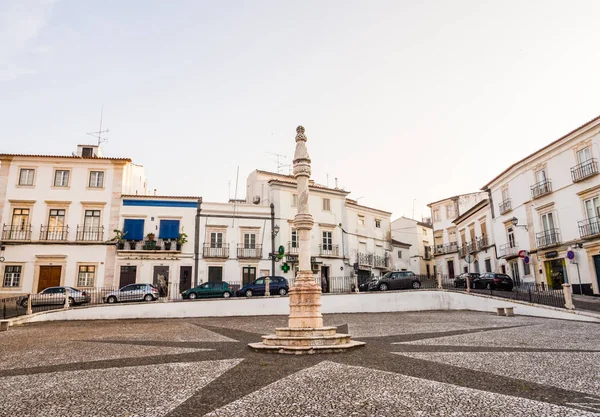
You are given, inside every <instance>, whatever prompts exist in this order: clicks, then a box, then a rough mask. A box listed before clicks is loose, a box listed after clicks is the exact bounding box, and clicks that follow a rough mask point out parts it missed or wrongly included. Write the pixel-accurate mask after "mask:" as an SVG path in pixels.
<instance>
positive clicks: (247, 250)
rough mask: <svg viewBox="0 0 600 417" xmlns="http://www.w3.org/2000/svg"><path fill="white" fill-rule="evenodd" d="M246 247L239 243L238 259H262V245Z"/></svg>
mask: <svg viewBox="0 0 600 417" xmlns="http://www.w3.org/2000/svg"><path fill="white" fill-rule="evenodd" d="M249 246H250V247H248V246H245V245H244V244H243V243H238V248H237V257H238V258H242V259H260V258H262V245H249Z"/></svg>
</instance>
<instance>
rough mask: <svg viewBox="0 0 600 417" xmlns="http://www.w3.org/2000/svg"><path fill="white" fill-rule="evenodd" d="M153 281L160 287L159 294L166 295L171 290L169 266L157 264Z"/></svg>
mask: <svg viewBox="0 0 600 417" xmlns="http://www.w3.org/2000/svg"><path fill="white" fill-rule="evenodd" d="M152 283H153V284H154V286H155V287H156V288H158V295H159V296H160V297H166V296H167V294H168V291H169V290H168V288H169V267H168V266H155V267H154V278H153V280H152Z"/></svg>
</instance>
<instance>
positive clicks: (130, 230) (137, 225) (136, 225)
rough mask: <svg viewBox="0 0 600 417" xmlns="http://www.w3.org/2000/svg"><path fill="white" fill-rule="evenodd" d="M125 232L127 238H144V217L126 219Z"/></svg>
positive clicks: (124, 223)
mask: <svg viewBox="0 0 600 417" xmlns="http://www.w3.org/2000/svg"><path fill="white" fill-rule="evenodd" d="M123 233H125V235H124V236H123V238H124V239H125V240H144V219H125V221H124V222H123Z"/></svg>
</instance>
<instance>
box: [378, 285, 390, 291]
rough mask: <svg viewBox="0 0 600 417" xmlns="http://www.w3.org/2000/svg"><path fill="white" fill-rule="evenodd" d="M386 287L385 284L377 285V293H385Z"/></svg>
mask: <svg viewBox="0 0 600 417" xmlns="http://www.w3.org/2000/svg"><path fill="white" fill-rule="evenodd" d="M387 289H388V286H387V284H380V285H379V291H387Z"/></svg>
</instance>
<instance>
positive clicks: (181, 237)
mask: <svg viewBox="0 0 600 417" xmlns="http://www.w3.org/2000/svg"><path fill="white" fill-rule="evenodd" d="M186 242H187V234H186V233H184V232H181V233H179V237H177V250H181V246H182V245H183V244H184V243H186Z"/></svg>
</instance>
